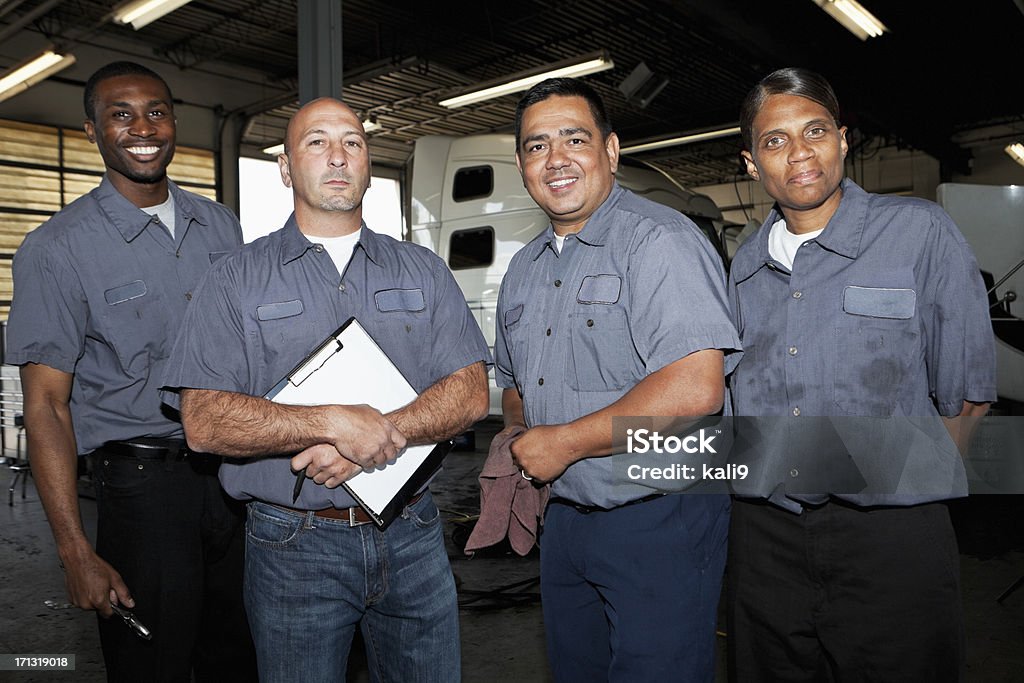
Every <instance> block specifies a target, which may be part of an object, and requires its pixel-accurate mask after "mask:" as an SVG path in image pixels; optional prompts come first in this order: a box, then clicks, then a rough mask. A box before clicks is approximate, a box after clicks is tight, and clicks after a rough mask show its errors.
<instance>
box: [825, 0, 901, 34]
mask: <svg viewBox="0 0 1024 683" xmlns="http://www.w3.org/2000/svg"><path fill="white" fill-rule="evenodd" d="M814 4H815V5H817V6H818V7H820V8H821V9H823V10H825V11H826V12H828V14H829V16H830V17H832V18H833V19H835V20H836V21H838V22H839V23H840V24H842V25H843V26H844V27H845V28H846V30H847V31H849V32H850V33H852V34H853V35H855V36H857V37H858V38H860V39H861V40H867V39H868V38H877V37H878V36H880V35H882V34H883V33H885V32H886V31H888V30H889V29H887V28H886V27H885V24H883V23H882V22H880V21H879V20H878V19H877V18H875V15H873V14H872V13H871V12H869V11H867V10H866V9H864V7H863V6H862V5H861V4H860V3H859V2H857V0H814Z"/></svg>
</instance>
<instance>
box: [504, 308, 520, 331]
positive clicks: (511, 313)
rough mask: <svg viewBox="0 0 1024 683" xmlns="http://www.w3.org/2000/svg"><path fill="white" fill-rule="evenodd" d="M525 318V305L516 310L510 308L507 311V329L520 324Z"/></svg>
mask: <svg viewBox="0 0 1024 683" xmlns="http://www.w3.org/2000/svg"><path fill="white" fill-rule="evenodd" d="M522 317H523V304H519V305H518V306H516V307H515V308H510V309H508V310H507V311H505V327H511V326H512V325H515V324H516V323H517V322H519V319H520V318H522Z"/></svg>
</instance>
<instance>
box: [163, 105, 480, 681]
mask: <svg viewBox="0 0 1024 683" xmlns="http://www.w3.org/2000/svg"><path fill="white" fill-rule="evenodd" d="M278 163H279V165H280V169H281V179H282V181H283V182H284V184H285V185H286V186H288V187H291V188H292V195H293V197H294V202H295V212H294V213H293V214H292V216H291V217H290V218H289V219H288V222H287V223H286V224H285V226H284V227H283V228H281V229H280V230H278V231H277V232H275V233H272V234H271V235H268V236H267V237H264V238H262V239H260V240H257V241H256V242H253V243H252V244H250V245H247V246H246V247H244V248H243V249H242V250H241V251H239V252H238V253H236V254H233V255H232V256H230V257H228V258H226V259H224V260H223V261H222V262H220V263H218V264H217V265H216V266H214V268H213V269H212V270H211V271H210V274H209V276H208V277H207V278H206V279H205V280H204V282H203V284H202V285H201V286H200V288H199V291H198V292H197V294H196V297H195V301H194V302H193V304H192V308H191V309H190V310H189V314H188V316H187V317H186V319H185V323H184V325H183V326H182V330H181V334H180V336H179V337H178V342H177V344H176V346H175V349H174V352H173V354H172V358H171V360H170V362H169V364H168V373H167V376H166V378H165V382H164V384H165V385H166V386H167V387H168V388H169V389H176V390H179V391H180V405H181V414H182V421H183V422H184V425H185V434H186V437H187V438H188V441H189V444H190V445H191V446H193V447H195V448H197V449H199V450H211V451H215V452H218V453H223V454H225V455H227V456H234V457H237V458H247V459H248V458H252V457H253V456H272V455H282V454H294V453H298V455H295V456H294V457H293V458H291V459H290V460H289V458H286V457H285V458H281V457H278V458H261V459H258V460H255V461H253V460H241V461H240V462H239V463H238V464H231V465H227V466H225V468H224V469H223V470H222V471H221V481H222V482H223V484H224V486H225V488H226V489H227V490H228V492H229V493H231V494H232V495H233V496H235V497H237V498H241V499H245V500H249V501H251V502H250V503H249V506H248V507H249V521H248V527H247V529H248V534H247V547H246V572H245V602H246V609H247V610H248V614H249V620H250V623H251V624H252V630H253V638H254V640H255V641H256V651H257V658H258V660H259V671H260V678H261V679H262V680H264V681H282V682H288V681H342V680H345V671H346V664H347V659H348V653H349V648H350V646H351V643H352V638H353V635H354V632H355V628H356V627H357V626H358V627H360V629H361V630H362V633H363V636H364V640H365V642H366V648H367V659H368V661H369V665H370V668H371V670H372V672H373V674H374V680H383V681H438V682H442V681H457V680H459V675H460V674H459V672H460V669H459V666H460V665H459V630H458V606H457V603H456V596H455V584H454V581H453V578H452V573H451V567H450V565H449V563H448V556H447V553H446V552H445V548H444V541H443V537H442V532H441V520H440V515H439V512H438V509H437V507H436V506H435V505H434V502H433V500H432V499H431V496H430V491H429V490H428V489H427V488H426V487H424V488H423V489H422V490H421V491H419V492H417V493H416V495H415V496H414V497H413V498H412V500H411V501H410V503H409V504H408V506H407V507H406V508H405V510H404V512H403V513H402V515H401V517H400V518H398V519H396V520H395V521H394V522H393V523H392V524H391V526H389V527H388V528H387V530H386V531H383V532H382V531H379V530H378V529H377V528H376V527H375V526H374V525H373V524H372V523H371V520H370V519H369V517H367V515H366V513H365V512H364V511H363V510H362V509H361V508H359V507H357V506H356V501H355V500H354V499H353V498H352V497H351V496H350V495H349V494H348V493H347V492H346V491H345V489H343V488H338V487H339V486H340V484H341V483H342V482H344V481H345V480H347V479H348V478H350V477H352V476H354V475H355V474H357V473H359V472H360V471H362V470H363V469H364V468H372V467H374V466H376V465H380V464H383V463H385V462H387V461H389V460H392V459H394V457H395V455H396V454H397V453H398V452H400V451H401V450H402V448H403V447H405V446H406V445H414V444H423V443H434V442H437V441H440V440H442V439H446V438H449V437H451V436H454V435H456V434H459V433H461V432H462V431H463V430H465V429H466V428H467V427H469V426H470V425H471V424H472V423H474V422H475V421H477V420H479V419H481V418H483V417H484V416H485V415H486V414H487V407H488V397H487V374H486V363H487V362H488V359H489V358H488V350H487V345H486V343H485V342H484V339H483V335H482V334H481V333H480V329H479V328H478V327H477V325H476V322H475V321H474V319H473V316H472V313H471V312H470V311H469V308H468V307H467V306H466V301H465V299H464V298H463V296H462V293H461V291H459V288H458V285H457V284H456V283H455V279H454V278H453V277H452V274H451V272H450V271H449V270H448V268H447V266H446V265H445V264H444V262H443V261H441V259H439V258H438V257H437V256H436V255H435V254H433V253H431V252H429V251H428V250H426V249H424V248H422V247H420V246H417V245H414V244H412V243H409V242H398V241H396V240H394V239H392V238H390V237H386V236H383V235H378V234H377V233H375V232H373V231H372V230H370V229H369V228H368V227H367V226H366V224H365V223H364V222H363V220H362V200H363V194H364V193H365V192H366V188H367V187H368V186H369V184H370V155H369V150H368V144H367V139H366V134H365V133H364V132H363V127H362V124H361V122H360V120H359V117H357V116H356V115H355V113H354V112H353V111H352V110H351V109H350V108H349V107H347V106H345V105H344V104H343V103H342V102H340V101H338V100H335V99H332V98H322V99H318V100H314V101H313V102H310V103H309V104H306V105H305V106H304V107H302V109H300V110H299V111H298V112H297V113H296V114H295V116H294V117H293V118H292V120H291V121H290V122H289V124H288V130H287V133H286V137H285V152H284V154H282V155H281V156H280V157H278ZM350 316H354V317H355V318H356V319H357V320H358V321H359V322H360V324H361V325H362V326H363V327H364V328H365V329H366V331H367V332H368V333H369V335H370V336H371V337H372V338H373V339H374V340H375V341H376V342H377V343H378V344H379V345H380V347H381V349H382V350H383V351H384V352H385V353H386V354H387V355H388V357H389V358H390V359H391V360H392V362H394V363H395V365H396V366H397V367H398V369H399V370H400V371H401V372H402V374H403V375H404V376H405V377H406V379H408V380H409V383H410V384H412V386H413V387H414V388H415V389H416V390H417V392H419V394H420V395H419V397H418V398H417V399H415V400H414V401H413V402H412V403H410V404H409V405H407V406H405V407H403V408H401V409H399V410H396V411H393V412H390V413H388V414H387V415H382V414H381V413H380V412H379V411H377V410H375V409H374V408H372V407H370V406H365V405H361V406H354V405H322V406H291V405H282V404H278V403H272V402H271V401H268V400H266V399H264V398H261V396H263V395H264V394H265V393H266V392H267V391H268V390H269V389H270V388H271V387H273V386H274V385H275V384H276V383H277V382H278V380H280V379H281V377H283V376H284V375H285V374H287V373H288V372H290V371H291V370H292V368H293V367H294V366H295V365H296V364H298V363H299V362H300V361H301V360H302V359H303V358H304V357H305V356H306V355H307V354H308V353H309V352H310V351H311V350H312V349H313V348H315V347H316V345H317V344H319V343H320V342H322V341H323V340H324V339H326V338H327V336H328V335H329V334H331V333H333V332H334V331H335V330H336V329H337V328H338V327H339V326H340V325H341V324H342V323H343V322H344V321H345V320H347V319H348V318H349V317H350ZM174 398H175V394H174V393H173V392H169V393H168V395H167V400H171V401H173V400H174ZM290 466H291V467H290ZM292 467H294V469H295V470H296V471H298V470H303V469H304V470H305V471H306V475H307V476H308V477H311V478H312V479H313V481H312V482H306V486H304V487H303V488H302V492H301V495H300V496H299V497H298V499H297V500H296V501H294V502H293V500H292V495H293V486H292V485H293V483H294V480H295V476H294V475H293V474H292V469H291V468H292Z"/></svg>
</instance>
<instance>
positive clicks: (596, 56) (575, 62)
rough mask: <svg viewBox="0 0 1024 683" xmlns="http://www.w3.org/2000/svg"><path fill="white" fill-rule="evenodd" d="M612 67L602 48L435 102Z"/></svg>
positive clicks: (471, 99) (470, 99) (448, 103)
mask: <svg viewBox="0 0 1024 683" xmlns="http://www.w3.org/2000/svg"><path fill="white" fill-rule="evenodd" d="M612 68H615V62H613V61H612V58H611V57H609V56H608V53H607V52H605V51H604V50H601V51H599V52H593V53H590V54H587V55H581V56H579V57H574V58H573V59H567V60H565V61H562V62H558V63H556V64H549V65H547V66H543V67H541V68H540V70H536V69H535V70H532V71H523V72H520V73H517V74H512V75H511V76H505V77H504V78H499V79H495V80H493V81H487V82H486V83H480V84H479V85H477V86H476V87H474V88H473V90H471V91H469V92H467V93H465V94H462V95H459V96H458V97H450V98H448V99H446V100H441V101H440V102H438V104H440V105H441V106H442V107H448V108H449V109H454V108H456V107H464V106H466V105H467V104H474V103H476V102H483V101H485V100H490V99H493V98H495V97H501V96H502V95H509V94H511V93H515V92H521V91H523V90H529V89H530V88H532V87H533V86H535V85H537V84H538V83H540V82H541V81H543V80H544V79H546V78H561V77H576V76H587V75H589V74H596V73H598V72H601V71H607V70H608V69H612Z"/></svg>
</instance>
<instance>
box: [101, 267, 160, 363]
mask: <svg viewBox="0 0 1024 683" xmlns="http://www.w3.org/2000/svg"><path fill="white" fill-rule="evenodd" d="M103 302H104V305H103V316H102V326H103V330H102V333H103V335H104V337H105V339H106V341H107V344H108V345H109V346H110V347H112V348H113V349H114V350H115V352H116V353H117V356H118V359H119V361H120V362H121V364H122V366H123V367H124V368H126V369H133V368H135V369H141V368H144V367H147V366H148V365H149V363H150V359H160V358H164V357H165V356H166V355H167V353H166V352H167V349H168V348H169V346H170V345H171V344H172V343H173V342H174V335H173V334H172V332H176V330H175V331H171V330H168V327H167V313H166V312H165V311H164V310H163V306H162V305H161V303H160V296H159V294H158V293H157V292H155V291H152V289H151V288H150V287H149V286H148V285H147V284H146V281H145V280H141V279H139V280H131V281H129V282H125V283H122V284H118V285H115V286H113V287H109V288H107V289H105V290H104V291H103Z"/></svg>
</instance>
